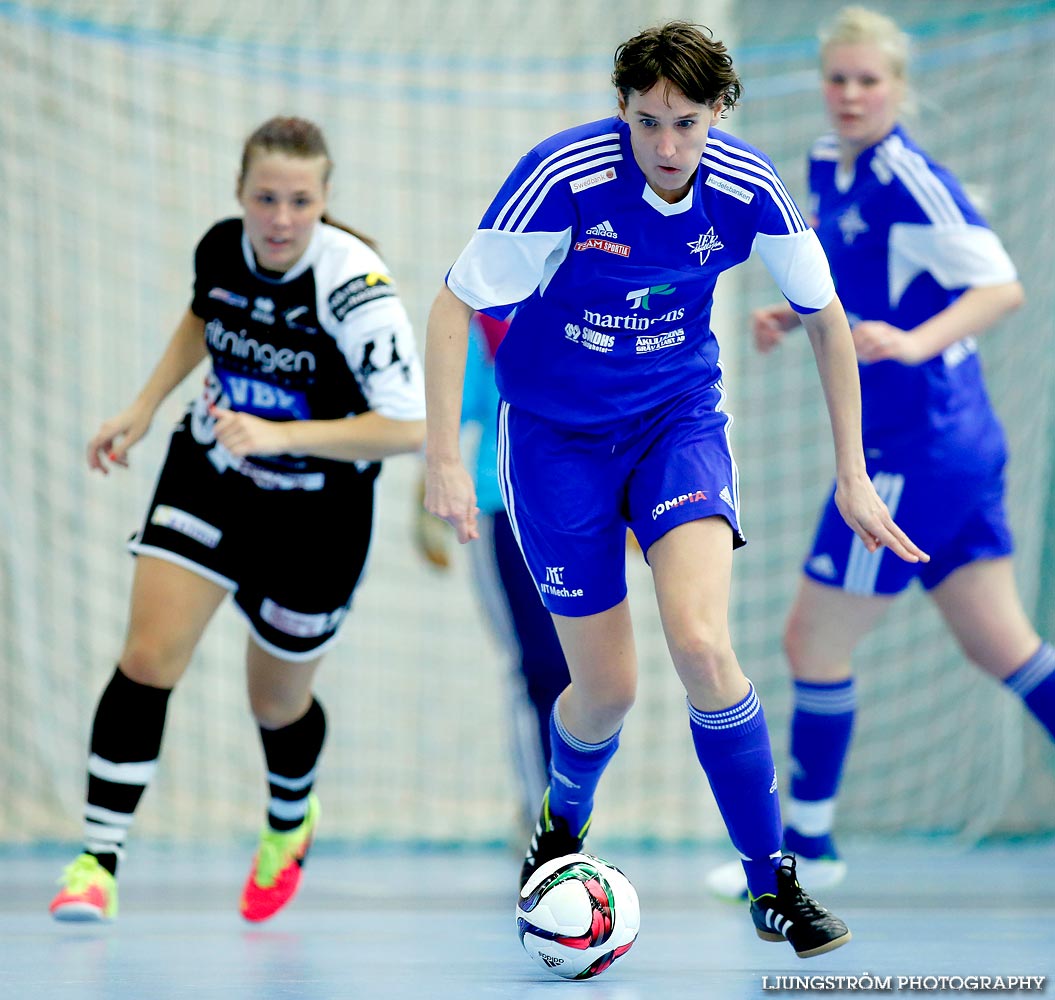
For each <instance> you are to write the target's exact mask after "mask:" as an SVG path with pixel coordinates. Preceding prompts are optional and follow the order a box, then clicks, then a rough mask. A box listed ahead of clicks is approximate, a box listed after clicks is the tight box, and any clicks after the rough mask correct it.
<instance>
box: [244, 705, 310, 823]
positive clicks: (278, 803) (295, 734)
mask: <svg viewBox="0 0 1055 1000" xmlns="http://www.w3.org/2000/svg"><path fill="white" fill-rule="evenodd" d="M260 739H261V742H262V743H263V744H264V759H265V760H266V761H267V771H268V774H267V780H268V786H269V787H270V790H271V801H270V802H269V803H268V809H267V823H268V826H270V827H271V829H272V830H279V831H286V830H295V829H296V828H297V827H298V826H300V824H301V823H303V822H304V816H305V815H306V814H307V811H308V796H309V795H310V794H311V789H312V785H314V784H315V766H316V764H317V763H318V760H319V754H320V753H321V752H322V744H323V742H324V741H325V739H326V713H325V712H323V710H322V705H320V704H319V702H318V700H317V699H315V698H312V700H311V707H310V708H309V709H308V710H307V712H305V713H304V714H303V715H302V716H301V717H300V718H299V719H297V721H296V722H291V723H290V724H289V725H288V726H283V727H282V728H281V729H264V727H263V726H261V727H260Z"/></svg>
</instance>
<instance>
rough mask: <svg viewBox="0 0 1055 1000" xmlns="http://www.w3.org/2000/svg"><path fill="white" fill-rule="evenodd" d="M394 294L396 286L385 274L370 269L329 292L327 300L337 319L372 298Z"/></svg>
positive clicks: (372, 299)
mask: <svg viewBox="0 0 1055 1000" xmlns="http://www.w3.org/2000/svg"><path fill="white" fill-rule="evenodd" d="M395 294H396V286H395V284H394V282H393V281H392V279H391V278H390V277H389V276H388V275H387V274H381V273H380V272H379V271H371V272H370V273H369V274H360V275H358V276H357V277H355V278H352V279H351V280H350V281H346V282H345V283H344V284H343V285H341V287H340V288H335V289H334V290H333V291H332V292H330V297H329V298H328V299H327V301H328V302H329V304H330V308H331V309H332V310H333V315H334V316H336V317H337V320H338V321H341V320H343V319H344V317H345V316H347V315H348V313H350V312H351V311H352V310H353V309H357V308H358V307H359V306H361V305H365V304H366V303H367V302H373V301H374V299H386V298H389V297H391V296H393V295H395Z"/></svg>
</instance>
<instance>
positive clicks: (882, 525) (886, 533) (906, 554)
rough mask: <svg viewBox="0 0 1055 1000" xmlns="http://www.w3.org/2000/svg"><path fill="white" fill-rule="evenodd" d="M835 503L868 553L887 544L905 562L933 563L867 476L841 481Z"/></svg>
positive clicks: (837, 487)
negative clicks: (902, 528)
mask: <svg viewBox="0 0 1055 1000" xmlns="http://www.w3.org/2000/svg"><path fill="white" fill-rule="evenodd" d="M835 505H836V507H838V508H839V513H840V514H842V516H843V520H844V521H845V522H846V523H847V524H848V525H849V526H850V527H851V528H852V529H853V531H854V533H855V534H856V535H857V537H858V538H860V539H861V541H862V542H864V544H865V548H866V549H868V551H869V552H875V551H876V550H877V549H879V548H883V547H886V548H888V549H890V551H891V552H893V553H894V555H896V556H898V557H900V558H901V559H904V560H905V562H910V563H915V562H924V563H926V562H930V556H929V555H927V553H926V552H924V551H923V550H922V549H921V548H920V547H919V546H918V545H917V544H916V543H915V542H914V541H912V539H911V538H909V537H908V535H906V534H905V532H903V531H902V530H901V529H900V528H899V527H898V526H897V524H896V523H895V522H894V519H893V518H892V517H891V516H890V511H889V510H887V506H886V504H885V503H883V501H882V500H881V499H880V498H879V494H878V493H876V491H875V487H874V486H873V485H872V482H871V480H869V479H868V478H867V477H866V476H864V475H862V476H859V477H857V478H855V479H852V480H849V481H846V482H842V481H840V482H838V483H837V484H836V488H835Z"/></svg>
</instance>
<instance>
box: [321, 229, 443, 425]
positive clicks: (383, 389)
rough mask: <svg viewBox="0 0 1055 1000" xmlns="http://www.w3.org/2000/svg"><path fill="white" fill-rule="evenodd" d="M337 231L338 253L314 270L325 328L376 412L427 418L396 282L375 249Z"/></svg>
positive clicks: (415, 355) (422, 382) (335, 249)
mask: <svg viewBox="0 0 1055 1000" xmlns="http://www.w3.org/2000/svg"><path fill="white" fill-rule="evenodd" d="M333 232H335V233H336V235H334V236H332V237H331V240H332V242H333V244H334V246H333V252H332V253H329V254H325V255H324V256H323V257H322V258H321V259H320V261H319V262H318V263H317V264H316V266H315V270H316V276H317V279H318V294H319V317H320V319H321V321H322V324H323V326H324V327H325V329H326V331H327V332H328V333H329V334H330V336H332V337H333V338H334V339H335V341H336V342H337V346H338V347H339V348H340V350H341V353H342V354H343V355H344V358H345V361H346V362H347V364H348V368H349V370H350V371H351V372H352V374H353V375H354V376H355V379H356V382H357V383H358V385H359V390H360V391H361V392H362V394H363V398H364V399H365V400H366V404H367V406H369V407H370V409H371V410H373V411H375V412H376V413H379V414H381V415H382V416H384V417H389V418H390V419H392V420H423V419H424V418H425V380H424V376H423V373H422V367H421V359H420V357H419V355H418V348H417V343H416V341H415V339H414V331H413V328H412V326H411V323H410V317H409V316H408V315H407V311H406V309H404V307H403V303H402V302H401V301H400V299H399V296H398V294H397V292H396V288H395V284H394V282H393V280H392V278H391V277H390V276H389V274H388V270H387V268H386V266H385V264H384V262H383V261H382V260H381V258H380V257H379V256H378V255H377V254H376V253H374V251H373V250H371V249H370V248H369V247H367V246H366V245H365V244H363V243H362V242H360V241H359V240H357V239H355V238H354V237H351V236H348V235H347V234H345V233H341V232H339V231H333Z"/></svg>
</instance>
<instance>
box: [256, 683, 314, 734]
mask: <svg viewBox="0 0 1055 1000" xmlns="http://www.w3.org/2000/svg"><path fill="white" fill-rule="evenodd" d="M310 705H311V694H310V692H309V694H308V696H307V702H306V703H305V699H304V698H303V697H302V696H300V695H298V696H297V698H295V699H294V698H290V697H289V696H288V695H286V694H284V693H282V692H276V691H250V692H249V710H250V711H251V712H252V713H253V718H254V719H255V720H256V724H257V725H258V726H260V728H261V729H283V728H284V727H286V726H288V725H290V724H291V723H294V722H296V721H297V719H299V718H301V716H303V715H304V713H305V712H306V711H307V710H308V707H309V706H310Z"/></svg>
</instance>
